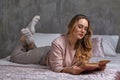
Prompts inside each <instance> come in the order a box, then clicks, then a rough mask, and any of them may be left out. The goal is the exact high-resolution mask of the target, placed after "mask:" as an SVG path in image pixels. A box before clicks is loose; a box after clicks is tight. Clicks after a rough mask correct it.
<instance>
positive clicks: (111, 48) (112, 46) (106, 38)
mask: <svg viewBox="0 0 120 80" xmlns="http://www.w3.org/2000/svg"><path fill="white" fill-rule="evenodd" d="M95 37H101V38H102V50H103V53H104V55H105V56H116V55H117V53H116V47H117V44H118V40H119V36H118V35H93V38H95Z"/></svg>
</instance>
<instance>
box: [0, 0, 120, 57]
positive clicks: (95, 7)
mask: <svg viewBox="0 0 120 80" xmlns="http://www.w3.org/2000/svg"><path fill="white" fill-rule="evenodd" d="M119 3H120V0H0V58H2V57H5V56H7V55H9V54H10V53H11V51H12V49H13V48H14V46H15V44H16V42H17V40H18V39H19V37H20V33H19V32H20V29H21V28H23V27H25V26H27V24H28V23H29V22H30V21H31V19H32V17H33V16H35V15H36V14H37V15H40V16H41V20H40V22H39V23H38V24H37V26H36V29H37V32H45V33H56V32H57V33H65V32H66V31H67V24H68V22H69V21H70V19H71V18H72V17H73V16H74V15H75V14H78V13H81V14H86V15H87V16H88V17H89V19H90V21H91V25H92V29H93V32H94V34H110V35H112V34H114V35H119V36H120V32H119V31H120V10H119V9H120V4H119ZM117 51H118V52H120V41H119V44H118V47H117Z"/></svg>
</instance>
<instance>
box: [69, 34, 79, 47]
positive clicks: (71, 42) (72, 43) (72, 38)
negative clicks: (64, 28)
mask: <svg viewBox="0 0 120 80" xmlns="http://www.w3.org/2000/svg"><path fill="white" fill-rule="evenodd" d="M68 40H69V43H70V45H71V46H72V47H74V46H75V43H76V42H77V38H75V37H74V36H73V35H70V34H69V35H68Z"/></svg>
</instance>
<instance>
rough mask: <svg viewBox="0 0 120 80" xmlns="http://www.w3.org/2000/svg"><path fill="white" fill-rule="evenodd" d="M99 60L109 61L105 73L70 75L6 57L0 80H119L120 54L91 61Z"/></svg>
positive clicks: (0, 62) (0, 65)
mask: <svg viewBox="0 0 120 80" xmlns="http://www.w3.org/2000/svg"><path fill="white" fill-rule="evenodd" d="M101 59H109V60H111V62H110V63H109V64H108V65H107V68H106V69H105V71H98V72H93V73H89V74H80V75H71V74H67V73H56V72H53V71H51V70H50V69H49V67H47V66H40V65H34V64H27V65H25V64H17V63H12V62H10V61H9V57H7V58H4V59H0V80H120V62H119V61H120V54H118V56H116V57H105V58H97V57H94V58H92V59H91V61H92V62H93V61H99V60H101Z"/></svg>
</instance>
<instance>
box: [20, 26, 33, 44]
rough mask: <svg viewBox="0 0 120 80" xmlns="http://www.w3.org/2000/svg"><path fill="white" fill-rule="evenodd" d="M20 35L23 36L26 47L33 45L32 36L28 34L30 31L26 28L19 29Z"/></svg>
mask: <svg viewBox="0 0 120 80" xmlns="http://www.w3.org/2000/svg"><path fill="white" fill-rule="evenodd" d="M21 33H22V35H24V36H25V39H26V43H27V44H28V45H30V44H34V38H33V35H32V33H31V32H30V30H29V29H28V28H23V29H21Z"/></svg>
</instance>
